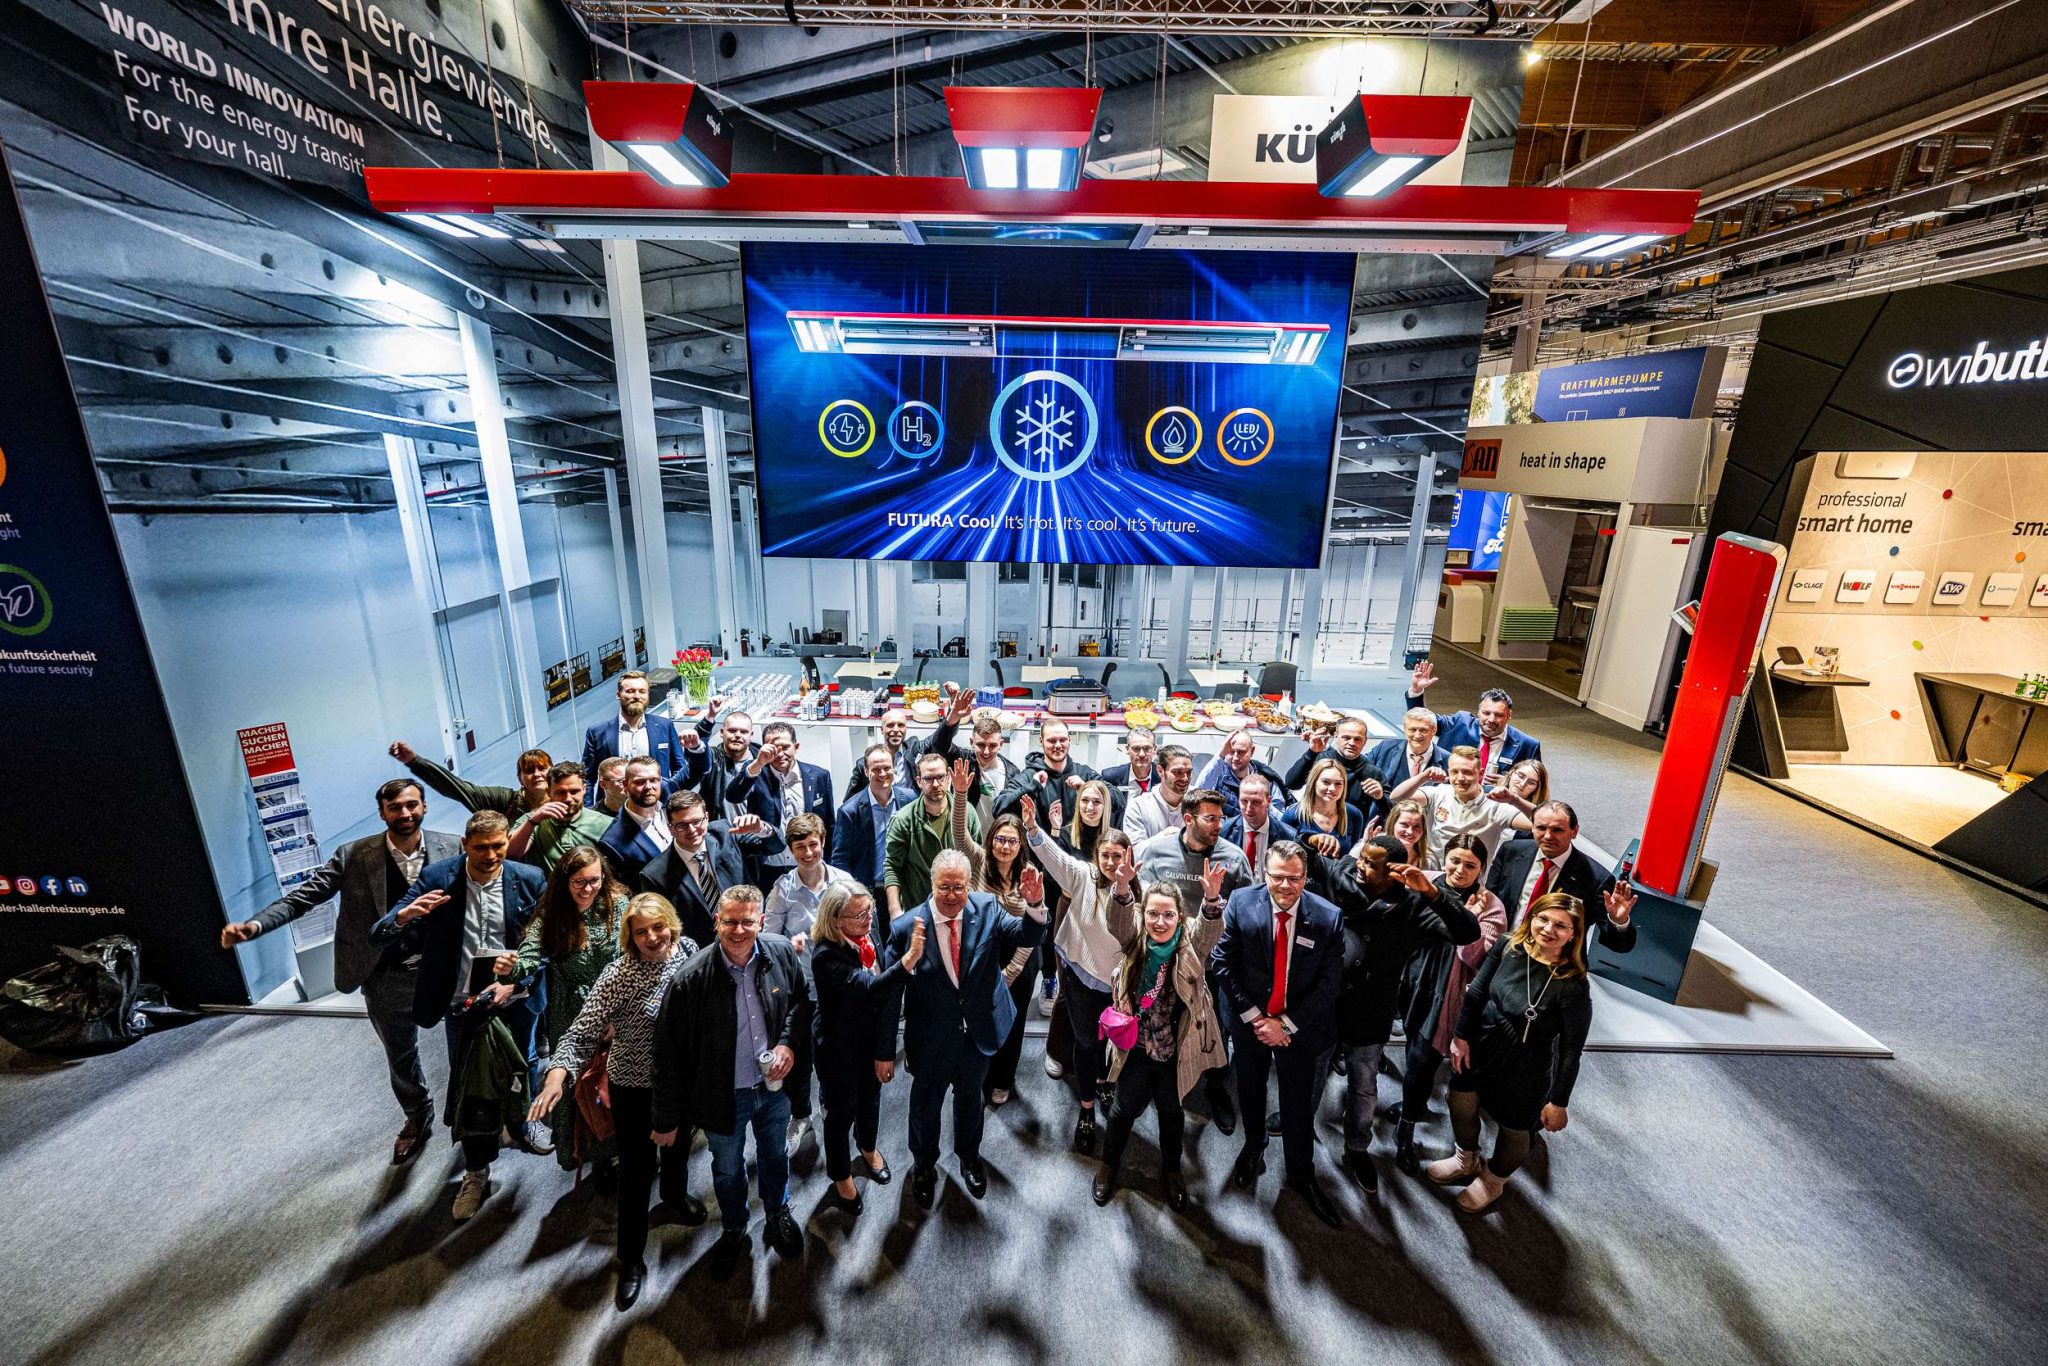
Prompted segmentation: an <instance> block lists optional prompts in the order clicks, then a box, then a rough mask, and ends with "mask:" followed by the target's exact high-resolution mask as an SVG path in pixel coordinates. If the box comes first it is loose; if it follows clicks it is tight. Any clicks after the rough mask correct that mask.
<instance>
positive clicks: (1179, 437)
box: [1159, 417, 1188, 455]
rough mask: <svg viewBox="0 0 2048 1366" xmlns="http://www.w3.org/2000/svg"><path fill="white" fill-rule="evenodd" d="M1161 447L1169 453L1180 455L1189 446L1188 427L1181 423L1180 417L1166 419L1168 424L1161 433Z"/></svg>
mask: <svg viewBox="0 0 2048 1366" xmlns="http://www.w3.org/2000/svg"><path fill="white" fill-rule="evenodd" d="M1159 447H1160V449H1161V450H1163V451H1165V452H1166V453H1167V454H1168V455H1180V454H1182V453H1183V452H1185V451H1186V450H1187V448H1188V429H1187V428H1186V427H1184V426H1182V425H1181V420H1180V419H1179V418H1178V417H1170V418H1168V419H1167V420H1166V426H1165V428H1164V429H1162V430H1161V431H1160V433H1159Z"/></svg>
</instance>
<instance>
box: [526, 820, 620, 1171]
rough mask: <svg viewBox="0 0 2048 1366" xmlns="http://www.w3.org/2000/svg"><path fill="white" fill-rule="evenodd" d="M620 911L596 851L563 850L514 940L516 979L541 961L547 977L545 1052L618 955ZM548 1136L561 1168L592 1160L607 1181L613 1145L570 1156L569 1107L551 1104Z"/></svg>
mask: <svg viewBox="0 0 2048 1366" xmlns="http://www.w3.org/2000/svg"><path fill="white" fill-rule="evenodd" d="M625 913H626V889H625V888H623V887H621V886H620V885H619V884H618V882H617V881H616V880H614V879H613V877H612V875H611V869H610V868H609V867H608V866H607V865H606V863H605V861H604V855H603V854H602V853H601V852H600V851H599V850H598V849H597V848H596V847H594V846H592V845H588V844H583V845H577V846H575V847H574V848H570V849H566V850H564V851H563V852H562V855H561V857H560V858H559V859H558V860H556V863H555V870H554V872H552V873H551V874H549V875H548V886H547V890H546V891H545V892H543V893H542V894H541V899H540V909H539V910H538V911H537V912H536V913H535V914H534V917H533V919H532V920H531V921H529V922H528V923H527V926H526V937H525V939H524V940H522V941H521V943H520V945H519V968H518V971H517V973H516V974H515V975H516V976H519V977H524V976H526V975H527V974H529V973H531V972H532V971H534V969H536V968H539V967H543V966H545V967H546V969H547V974H548V1007H547V1016H546V1018H545V1019H543V1020H542V1021H541V1031H542V1036H543V1037H544V1038H545V1039H546V1040H547V1044H548V1050H549V1053H550V1055H552V1053H553V1051H554V1047H555V1045H556V1043H558V1042H559V1041H560V1040H561V1038H562V1036H563V1035H564V1034H566V1033H568V1032H569V1026H570V1025H572V1024H574V1023H575V1022H576V1016H577V1013H578V1012H580V1011H581V1010H582V1009H583V1003H584V1002H585V1001H586V1000H588V999H589V998H590V989H591V988H592V987H593V986H595V985H597V979H598V978H599V977H601V976H603V975H604V970H605V969H606V968H607V967H609V966H610V965H611V962H612V960H613V959H614V958H617V957H618V956H619V922H620V919H621V917H623V916H624V915H625ZM553 1125H554V1131H553V1134H552V1138H553V1146H554V1150H555V1161H557V1162H558V1163H560V1164H561V1166H562V1169H563V1170H564V1171H574V1170H576V1168H577V1167H578V1166H580V1165H581V1160H580V1159H583V1158H587V1159H589V1160H590V1161H591V1162H592V1163H593V1164H595V1169H596V1171H597V1172H598V1174H599V1184H600V1185H601V1186H602V1185H608V1184H609V1183H610V1178H611V1173H612V1163H613V1153H614V1152H615V1151H616V1149H615V1147H614V1145H613V1144H612V1143H610V1142H609V1141H607V1142H605V1143H603V1144H600V1145H599V1146H598V1148H597V1149H596V1150H594V1151H592V1152H586V1153H583V1154H580V1155H579V1154H577V1153H575V1152H573V1151H572V1149H573V1148H574V1147H575V1145H574V1144H573V1143H572V1142H571V1141H570V1140H571V1138H572V1136H573V1135H574V1133H575V1129H576V1107H575V1106H573V1105H563V1106H558V1107H556V1109H555V1112H554V1116H553ZM540 1137H541V1135H540V1134H538V1133H531V1132H529V1133H528V1135H527V1143H528V1145H529V1146H531V1147H534V1148H544V1147H546V1146H547V1145H546V1144H543V1143H540V1142H536V1141H535V1140H537V1139H539V1138H540Z"/></svg>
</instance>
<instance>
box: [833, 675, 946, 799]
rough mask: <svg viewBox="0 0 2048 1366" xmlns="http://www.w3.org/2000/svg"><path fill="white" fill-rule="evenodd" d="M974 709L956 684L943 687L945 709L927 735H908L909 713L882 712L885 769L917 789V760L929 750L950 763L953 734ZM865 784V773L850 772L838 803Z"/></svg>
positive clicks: (901, 783) (900, 783) (902, 784)
mask: <svg viewBox="0 0 2048 1366" xmlns="http://www.w3.org/2000/svg"><path fill="white" fill-rule="evenodd" d="M973 710H974V694H973V693H972V692H969V691H967V690H965V689H963V688H961V687H960V686H959V685H958V684H954V683H948V684H946V707H945V711H944V712H943V714H941V716H940V717H939V726H938V729H936V730H934V731H933V732H932V733H931V735H930V736H923V735H912V734H911V733H910V713H909V712H907V711H905V710H903V708H901V707H891V708H889V710H887V711H885V712H883V713H882V743H883V744H885V745H887V746H888V747H889V766H890V769H891V770H892V771H893V774H894V780H895V782H896V784H897V785H898V786H900V787H916V786H917V761H918V760H919V759H920V758H922V757H923V756H924V755H926V754H927V753H931V752H933V751H936V752H938V753H939V754H942V755H945V757H946V762H947V764H948V765H950V764H951V763H952V762H953V755H952V752H951V751H952V747H953V735H954V732H955V731H956V730H958V729H959V726H960V723H961V722H962V721H964V720H966V719H967V713H969V712H971V711H973ZM866 783H867V774H866V773H853V774H850V775H849V776H848V778H847V783H846V791H845V793H844V794H843V795H842V796H841V797H840V801H841V802H846V801H850V800H852V798H853V795H854V794H855V793H856V792H859V791H860V790H861V788H862V787H863V786H865V785H866Z"/></svg>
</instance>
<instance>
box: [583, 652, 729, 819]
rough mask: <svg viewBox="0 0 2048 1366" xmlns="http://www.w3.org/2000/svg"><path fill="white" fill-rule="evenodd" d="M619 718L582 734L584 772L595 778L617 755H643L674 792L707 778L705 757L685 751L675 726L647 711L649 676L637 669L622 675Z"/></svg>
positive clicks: (629, 757)
mask: <svg viewBox="0 0 2048 1366" xmlns="http://www.w3.org/2000/svg"><path fill="white" fill-rule="evenodd" d="M618 695H619V714H618V715H617V716H614V717H612V718H611V719H610V720H609V721H600V722H598V723H597V724H596V725H594V726H592V727H591V728H590V729H589V730H587V731H585V732H584V733H583V771H584V772H585V773H588V774H591V775H593V781H595V775H596V773H597V766H598V765H599V764H600V763H602V762H603V761H604V760H606V759H609V758H611V757H612V756H613V755H614V754H617V755H620V756H621V757H623V758H627V759H637V758H639V757H640V756H642V755H645V756H647V757H648V758H650V759H652V760H654V762H655V763H657V764H660V765H661V780H662V783H663V785H664V786H665V787H666V788H667V789H668V790H669V791H674V790H675V789H677V788H679V787H689V786H691V785H692V784H694V783H696V782H698V781H699V780H700V779H702V778H703V776H704V764H705V758H706V756H705V754H704V752H703V750H702V749H698V750H695V751H689V750H685V749H684V748H683V741H682V737H681V736H679V735H678V734H676V723H675V722H673V721H671V720H669V719H668V718H667V717H666V716H656V715H654V714H653V713H651V712H649V711H648V710H647V675H646V674H644V673H641V672H639V671H638V670H637V669H636V670H634V671H632V672H630V673H622V674H620V675H619V686H618Z"/></svg>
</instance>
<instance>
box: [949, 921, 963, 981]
mask: <svg viewBox="0 0 2048 1366" xmlns="http://www.w3.org/2000/svg"><path fill="white" fill-rule="evenodd" d="M946 957H948V958H950V959H952V960H953V984H954V985H955V986H958V985H959V984H960V917H959V916H957V915H956V916H954V917H953V918H952V919H951V920H948V921H947V922H946Z"/></svg>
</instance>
